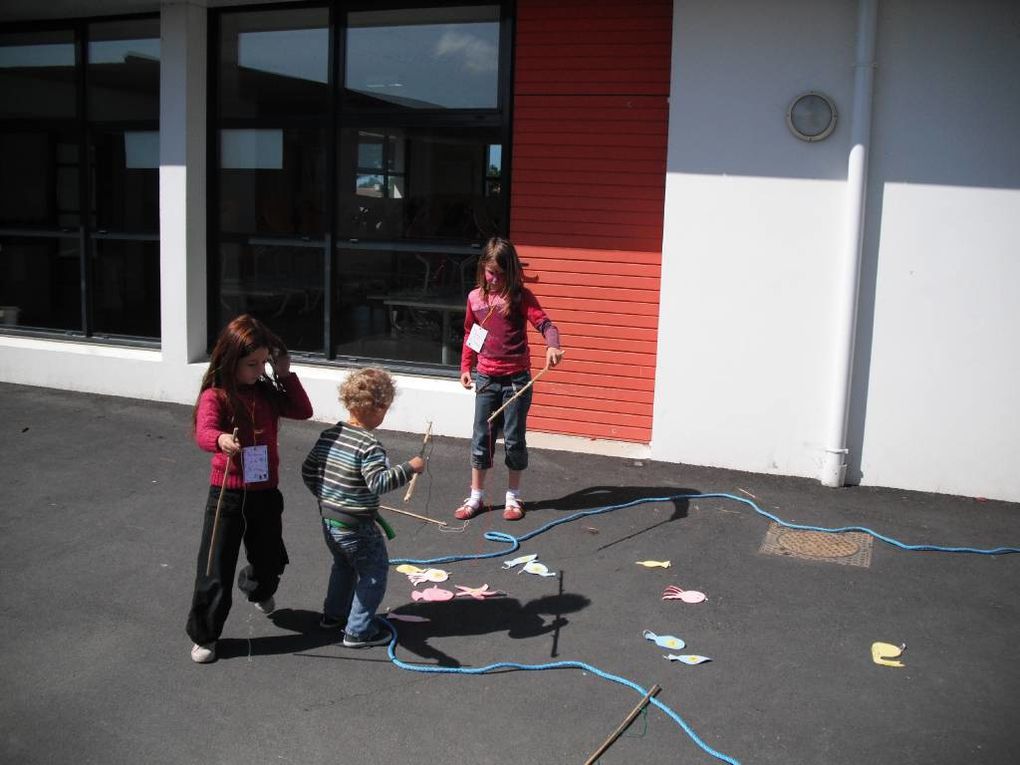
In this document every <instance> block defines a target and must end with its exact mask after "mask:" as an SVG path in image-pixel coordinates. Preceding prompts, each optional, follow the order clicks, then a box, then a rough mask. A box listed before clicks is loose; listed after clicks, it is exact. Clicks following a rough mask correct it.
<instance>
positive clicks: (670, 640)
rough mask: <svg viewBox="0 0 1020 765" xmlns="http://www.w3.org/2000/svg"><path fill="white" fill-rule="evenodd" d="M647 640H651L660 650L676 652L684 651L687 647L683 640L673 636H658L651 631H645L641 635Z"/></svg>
mask: <svg viewBox="0 0 1020 765" xmlns="http://www.w3.org/2000/svg"><path fill="white" fill-rule="evenodd" d="M641 635H642V636H643V637H644V639H645V640H651V641H652V642H653V643H655V645H657V646H659V647H660V648H671V649H672V650H674V651H682V650H683V649H684V646H686V645H687V643H685V642H684V641H683V640H681V639H680V638H678V637H673V636H672V635H656V634H655V633H654V632H652V631H651V630H645V631H644V632H642V633H641Z"/></svg>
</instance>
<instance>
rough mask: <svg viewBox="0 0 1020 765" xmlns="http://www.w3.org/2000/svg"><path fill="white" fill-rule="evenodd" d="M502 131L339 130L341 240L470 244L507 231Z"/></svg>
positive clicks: (435, 129)
mask: <svg viewBox="0 0 1020 765" xmlns="http://www.w3.org/2000/svg"><path fill="white" fill-rule="evenodd" d="M497 133H498V131H497V130H496V129H494V128H492V129H488V128H473V129H453V128H446V129H442V128H401V129H383V128H378V129H360V130H356V129H348V130H343V131H341V135H340V147H339V152H338V157H339V161H340V163H341V164H340V169H339V173H340V184H339V189H338V203H339V209H338V221H337V226H338V234H339V236H340V237H341V238H345V239H359V240H362V239H367V240H384V241H385V240H397V239H416V240H426V241H428V240H432V241H450V242H463V243H467V242H478V241H479V240H481V239H484V238H487V237H488V236H492V235H493V234H494V233H497V232H498V231H500V230H502V227H503V209H504V202H503V197H502V182H501V181H502V168H501V162H500V160H499V159H498V157H499V156H500V151H499V148H500V145H499V144H497V143H494V139H496V135H497ZM493 147H495V150H494V148H493ZM494 162H495V163H496V164H494ZM380 170H382V172H380Z"/></svg>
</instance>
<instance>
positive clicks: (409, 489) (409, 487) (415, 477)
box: [404, 420, 432, 502]
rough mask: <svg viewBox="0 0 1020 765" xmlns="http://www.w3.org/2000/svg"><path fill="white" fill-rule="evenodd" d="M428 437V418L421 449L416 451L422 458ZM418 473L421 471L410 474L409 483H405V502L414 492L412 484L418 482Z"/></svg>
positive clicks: (430, 431) (430, 432) (430, 424)
mask: <svg viewBox="0 0 1020 765" xmlns="http://www.w3.org/2000/svg"><path fill="white" fill-rule="evenodd" d="M430 438H432V420H429V424H428V427H426V428H425V437H424V438H423V439H422V442H421V450H420V451H419V452H418V456H419V457H422V458H424V457H425V447H426V446H428V443H429V439H430ZM420 475H421V473H415V474H414V475H413V476H411V481H410V483H408V484H407V492H406V493H405V494H404V501H405V502H407V501H408V500H410V499H411V495H412V494H414V485H415V484H416V483H418V476H420Z"/></svg>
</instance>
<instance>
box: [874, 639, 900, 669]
mask: <svg viewBox="0 0 1020 765" xmlns="http://www.w3.org/2000/svg"><path fill="white" fill-rule="evenodd" d="M906 648H907V645H906V643H904V644H903V645H893V644H892V643H872V644H871V660H872V661H873V662H875V663H876V664H880V665H881V666H883V667H902V666H905V665H904V664H903V662H902V661H894V660H895V659H897V658H898V657H899V656H900V655H901V654H902V653H903V652H904V651H905V650H906Z"/></svg>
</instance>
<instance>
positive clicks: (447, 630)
mask: <svg viewBox="0 0 1020 765" xmlns="http://www.w3.org/2000/svg"><path fill="white" fill-rule="evenodd" d="M589 603H591V601H590V600H589V599H588V598H586V597H584V596H583V595H577V594H574V593H570V592H568V593H564V594H561V595H547V596H545V597H541V598H536V599H535V600H532V601H530V602H529V603H526V604H524V605H521V602H520V601H519V600H517V599H516V598H491V599H486V600H474V599H472V598H457V599H456V600H448V601H445V602H440V603H428V602H425V603H409V604H407V605H403V606H399V607H398V608H399V613H401V614H406V615H411V616H422V617H425V618H426V619H428V620H429V621H428V622H427V623H416V622H403V621H399V620H397V619H394V620H392V621H391V624H393V625H394V627H396V629H397V633H398V635H399V639H398V641H397V642H398V644H399V645H400V647H401V648H404V649H406V650H408V651H410V652H411V653H413V654H415V655H416V656H420V657H421V658H422V659H427V660H433V661H435V662H436V663H437V664H438V665H439V666H441V667H459V666H461V663H460V662H459V661H458V660H457V659H455V658H453V657H452V656H450V655H448V654H446V653H444V652H443V651H441V650H439V649H438V648H436V647H435V646H432V645H429V638H432V637H452V636H468V635H488V634H491V633H494V632H504V631H505V632H506V633H507V636H508V637H510V638H512V639H514V640H519V639H522V638H531V637H537V636H539V635H547V634H551V633H556V634H557V635H558V634H559V633H558V630H559V629H560V627H563V626H565V625H567V624H569V620H568V619H565V618H564V617H563V614H564V613H573V612H575V611H580V610H581V609H582V608H585V607H587V606H588V604H589ZM397 610H398V609H394V611H397ZM546 615H549V616H553V617H554V618H552V619H551V620H549V621H548V622H546V620H545V619H544V618H543V616H546Z"/></svg>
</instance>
